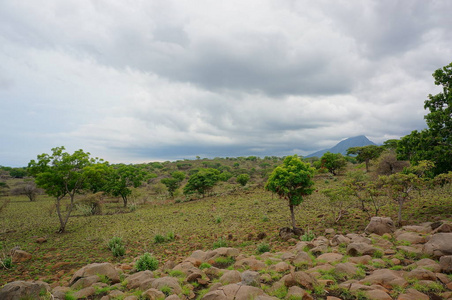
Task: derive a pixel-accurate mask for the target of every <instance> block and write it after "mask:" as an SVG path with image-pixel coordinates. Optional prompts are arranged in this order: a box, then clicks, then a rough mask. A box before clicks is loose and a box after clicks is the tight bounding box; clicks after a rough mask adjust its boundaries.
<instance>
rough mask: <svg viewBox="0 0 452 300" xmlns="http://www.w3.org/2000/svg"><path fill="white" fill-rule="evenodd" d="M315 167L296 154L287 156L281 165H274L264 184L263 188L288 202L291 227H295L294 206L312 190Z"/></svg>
mask: <svg viewBox="0 0 452 300" xmlns="http://www.w3.org/2000/svg"><path fill="white" fill-rule="evenodd" d="M314 172H315V169H314V168H312V167H311V165H310V164H308V163H304V162H303V161H302V160H301V159H300V158H299V157H298V156H297V155H293V156H287V157H286V158H285V159H284V161H283V164H282V165H281V166H278V167H276V168H275V169H274V170H273V172H272V173H271V175H270V177H269V178H268V180H267V183H266V184H265V189H266V190H268V191H271V192H274V193H276V194H278V195H279V197H280V198H282V199H286V200H287V201H288V202H289V209H290V216H291V220H292V227H293V228H294V229H295V228H296V222H295V213H294V207H295V206H298V205H299V204H301V203H302V202H303V200H304V197H305V196H307V195H310V194H312V192H313V191H314V188H313V186H314V181H313V180H312V179H313V177H314Z"/></svg>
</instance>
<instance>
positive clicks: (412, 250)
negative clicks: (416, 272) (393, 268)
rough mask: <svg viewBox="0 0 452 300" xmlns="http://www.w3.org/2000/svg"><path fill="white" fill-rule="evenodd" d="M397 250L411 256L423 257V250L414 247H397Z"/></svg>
mask: <svg viewBox="0 0 452 300" xmlns="http://www.w3.org/2000/svg"><path fill="white" fill-rule="evenodd" d="M396 248H397V250H400V251H403V252H405V253H407V254H408V255H410V256H414V257H416V256H421V255H422V249H421V248H417V247H412V246H397V247H396Z"/></svg>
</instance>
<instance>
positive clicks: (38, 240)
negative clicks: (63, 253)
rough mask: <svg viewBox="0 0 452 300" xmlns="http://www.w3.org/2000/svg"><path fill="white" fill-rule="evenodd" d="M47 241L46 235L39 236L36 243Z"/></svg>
mask: <svg viewBox="0 0 452 300" xmlns="http://www.w3.org/2000/svg"><path fill="white" fill-rule="evenodd" d="M46 242H47V239H46V238H44V237H39V238H37V239H36V243H38V244H42V243H46Z"/></svg>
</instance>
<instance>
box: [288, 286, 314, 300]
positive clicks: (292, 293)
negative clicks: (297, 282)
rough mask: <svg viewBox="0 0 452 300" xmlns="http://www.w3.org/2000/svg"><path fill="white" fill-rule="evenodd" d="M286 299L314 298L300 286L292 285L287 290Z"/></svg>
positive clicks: (309, 299)
mask: <svg viewBox="0 0 452 300" xmlns="http://www.w3.org/2000/svg"><path fill="white" fill-rule="evenodd" d="M286 299H301V300H313V299H314V298H313V297H312V296H311V295H310V294H309V293H308V292H306V291H305V290H303V289H302V288H301V287H299V286H291V287H290V288H289V290H288V291H287V295H286Z"/></svg>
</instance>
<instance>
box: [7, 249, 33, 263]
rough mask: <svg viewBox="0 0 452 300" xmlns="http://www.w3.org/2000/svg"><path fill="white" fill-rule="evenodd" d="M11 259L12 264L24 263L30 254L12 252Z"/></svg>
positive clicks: (29, 257)
mask: <svg viewBox="0 0 452 300" xmlns="http://www.w3.org/2000/svg"><path fill="white" fill-rule="evenodd" d="M11 259H12V261H13V263H19V262H24V261H27V260H30V259H31V254H30V253H28V252H25V251H23V250H14V251H12V257H11Z"/></svg>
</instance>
